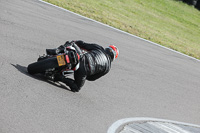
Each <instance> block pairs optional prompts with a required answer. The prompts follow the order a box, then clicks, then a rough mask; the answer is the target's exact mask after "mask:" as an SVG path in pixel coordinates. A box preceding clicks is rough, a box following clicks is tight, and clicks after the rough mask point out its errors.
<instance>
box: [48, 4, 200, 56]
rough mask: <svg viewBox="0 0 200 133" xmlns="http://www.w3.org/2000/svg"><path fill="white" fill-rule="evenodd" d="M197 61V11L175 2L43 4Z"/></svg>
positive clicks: (199, 44) (199, 30)
mask: <svg viewBox="0 0 200 133" xmlns="http://www.w3.org/2000/svg"><path fill="white" fill-rule="evenodd" d="M45 1H47V2H50V3H52V4H55V5H58V6H60V7H63V8H66V9H68V10H71V11H73V12H76V13H78V14H81V15H83V16H86V17H89V18H92V19H95V20H97V21H100V22H102V23H105V24H108V25H110V26H113V27H115V28H118V29H121V30H123V31H126V32H129V33H131V34H134V35H137V36H139V37H142V38H145V39H147V40H150V41H153V42H155V43H158V44H161V45H163V46H166V47H169V48H171V49H174V50H177V51H179V52H182V53H184V54H187V55H190V56H193V57H195V58H198V59H200V11H198V10H197V9H195V8H193V7H192V6H188V5H186V4H184V3H182V2H179V1H178V0H45Z"/></svg>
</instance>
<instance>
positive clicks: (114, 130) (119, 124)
mask: <svg viewBox="0 0 200 133" xmlns="http://www.w3.org/2000/svg"><path fill="white" fill-rule="evenodd" d="M134 122H135V123H138V122H148V123H149V122H167V123H172V124H180V125H186V126H191V127H196V128H200V125H194V124H189V123H183V122H178V121H171V120H165V119H156V118H148V117H135V118H125V119H121V120H118V121H116V122H114V123H113V124H112V125H111V126H110V127H109V129H108V131H107V133H118V132H119V131H121V130H122V129H123V127H124V126H125V125H127V124H129V123H134ZM153 125H155V124H153ZM162 126H163V127H164V126H165V125H162ZM158 127H159V126H158ZM165 128H166V126H165ZM167 129H168V128H167ZM173 129H174V128H173ZM170 131H171V132H172V131H174V130H170ZM173 133H174V132H173ZM179 133H180V132H179ZM186 133H187V132H186Z"/></svg>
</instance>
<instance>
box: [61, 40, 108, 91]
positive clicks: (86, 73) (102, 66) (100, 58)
mask: <svg viewBox="0 0 200 133" xmlns="http://www.w3.org/2000/svg"><path fill="white" fill-rule="evenodd" d="M75 43H76V44H77V45H78V46H79V47H80V48H81V49H85V50H86V51H87V53H85V54H84V55H83V56H82V57H81V59H80V67H79V69H78V70H77V71H75V72H74V80H72V79H69V78H63V79H62V81H63V82H64V83H66V85H68V86H69V87H70V88H71V90H72V91H76V92H77V91H79V90H80V89H81V87H82V86H83V85H84V83H85V80H86V79H87V80H90V81H94V80H96V79H98V78H100V77H102V76H103V75H105V74H107V73H108V72H109V70H110V68H111V59H110V56H109V55H107V54H106V52H105V50H104V48H103V47H102V46H100V45H97V44H89V43H85V42H83V41H75Z"/></svg>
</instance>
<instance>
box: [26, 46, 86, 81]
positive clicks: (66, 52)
mask: <svg viewBox="0 0 200 133" xmlns="http://www.w3.org/2000/svg"><path fill="white" fill-rule="evenodd" d="M77 47H78V46H77V45H74V44H73V43H72V44H70V46H66V47H63V48H62V50H61V51H59V52H58V51H57V52H56V53H53V54H52V53H51V51H52V50H54V49H46V55H45V54H44V55H43V56H39V58H38V60H37V62H34V63H31V64H29V65H28V67H27V71H28V73H29V74H38V73H40V74H43V75H44V76H46V77H47V78H49V79H52V80H53V79H54V76H55V75H56V74H62V75H63V76H65V77H66V76H69V75H71V74H73V73H74V71H75V70H77V69H78V68H79V60H80V57H81V56H82V55H83V54H84V53H85V52H86V51H84V50H81V49H80V48H79V47H78V48H77ZM54 51H55V50H54Z"/></svg>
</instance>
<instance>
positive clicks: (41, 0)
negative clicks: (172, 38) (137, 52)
mask: <svg viewBox="0 0 200 133" xmlns="http://www.w3.org/2000/svg"><path fill="white" fill-rule="evenodd" d="M38 1H40V2H42V3H45V4H48V5H51V6H53V7H56V8H59V9H61V10H64V11H66V12H70V13H72V14H74V15H77V16H80V17H82V18H85V19H88V20H91V21H93V22H96V23H98V24H101V25H104V26H106V27H109V28H111V29H114V30H117V31H119V32H122V33H125V34H127V35H130V36H132V37H135V38H138V39H141V40H143V41H146V42H149V43H151V44H154V45H156V46H159V47H162V48H165V49H168V50H170V51H173V52H175V53H178V54H181V55H183V56H186V57H189V58H191V59H194V60H196V61H199V62H200V60H199V59H196V58H194V57H191V56H189V55H186V54H183V53H181V52H178V51H175V50H173V49H170V48H167V47H165V46H162V45H160V44H157V43H155V42H152V41H149V40H146V39H144V38H141V37H138V36H136V35H133V34H130V33H128V32H125V31H122V30H119V29H117V28H114V27H112V26H109V25H107V24H104V23H101V22H99V21H96V20H93V19H90V18H87V17H85V16H82V15H80V14H77V13H74V12H72V11H69V10H67V9H65V8H62V7H59V6H56V5H54V4H51V3H48V2H45V1H43V0H38Z"/></svg>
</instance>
